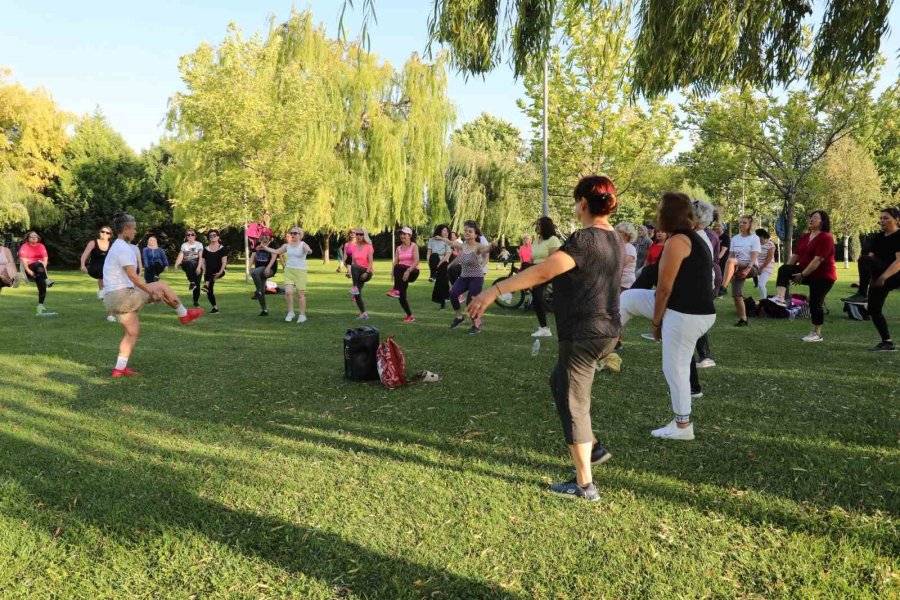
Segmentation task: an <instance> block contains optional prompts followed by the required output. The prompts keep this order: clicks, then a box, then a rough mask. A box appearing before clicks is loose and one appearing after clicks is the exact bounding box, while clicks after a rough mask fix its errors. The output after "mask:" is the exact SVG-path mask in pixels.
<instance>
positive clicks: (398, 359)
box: [376, 336, 409, 389]
mask: <svg viewBox="0 0 900 600" xmlns="http://www.w3.org/2000/svg"><path fill="white" fill-rule="evenodd" d="M376 358H377V360H378V376H379V377H380V378H381V383H382V384H384V387H386V388H388V389H394V388H398V387H402V386H404V385H406V384H408V383H409V382H408V381H407V380H406V359H405V358H404V357H403V350H401V349H400V346H399V345H398V344H397V342H395V341H394V336H390V337H388V339H387V341H386V342H381V344H379V345H378V351H377V352H376Z"/></svg>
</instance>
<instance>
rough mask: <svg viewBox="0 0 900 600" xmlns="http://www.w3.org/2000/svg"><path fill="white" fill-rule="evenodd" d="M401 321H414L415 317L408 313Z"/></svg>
mask: <svg viewBox="0 0 900 600" xmlns="http://www.w3.org/2000/svg"><path fill="white" fill-rule="evenodd" d="M403 322H404V323H415V322H416V318H415V317H414V316H412V315H409V316H408V317H406V318H405V319H403Z"/></svg>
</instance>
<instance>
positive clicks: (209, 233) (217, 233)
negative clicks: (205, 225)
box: [206, 229, 219, 237]
mask: <svg viewBox="0 0 900 600" xmlns="http://www.w3.org/2000/svg"><path fill="white" fill-rule="evenodd" d="M213 233H214V234H216V235H219V230H218V229H210V230H209V231H207V232H206V237H209V236H210V235H212V234H213Z"/></svg>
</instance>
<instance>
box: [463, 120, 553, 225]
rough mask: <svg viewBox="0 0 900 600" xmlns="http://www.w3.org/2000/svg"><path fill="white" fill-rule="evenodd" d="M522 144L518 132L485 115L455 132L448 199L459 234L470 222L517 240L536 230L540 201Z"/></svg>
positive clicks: (534, 174)
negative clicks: (467, 221) (463, 226)
mask: <svg viewBox="0 0 900 600" xmlns="http://www.w3.org/2000/svg"><path fill="white" fill-rule="evenodd" d="M523 145H524V144H523V142H522V138H521V134H520V132H519V130H518V129H516V128H515V127H513V126H512V125H511V124H510V123H508V122H506V121H504V120H503V119H498V118H495V117H492V116H491V115H488V114H487V113H482V114H481V115H480V116H479V117H478V118H476V119H475V120H474V121H471V122H469V123H466V124H465V125H463V126H462V127H461V128H459V129H458V130H457V131H455V132H454V134H453V140H452V143H451V147H450V164H449V166H448V168H447V179H446V181H447V194H446V196H447V205H448V207H449V208H450V209H451V212H452V213H453V219H452V221H451V226H452V227H453V228H454V229H455V230H456V231H460V230H461V229H462V224H463V222H464V221H466V220H468V219H473V220H475V221H477V222H478V223H479V225H480V226H481V229H482V230H483V231H484V232H486V233H487V234H488V235H490V236H508V237H518V236H519V235H521V234H523V233H525V232H526V231H529V230H530V229H531V228H532V224H533V223H534V220H535V219H536V218H537V217H538V216H540V207H541V204H540V202H541V199H540V191H539V188H538V174H537V171H536V169H535V168H534V166H533V165H530V164H529V163H526V162H525V161H524V160H523V157H522V154H523V152H522V150H523Z"/></svg>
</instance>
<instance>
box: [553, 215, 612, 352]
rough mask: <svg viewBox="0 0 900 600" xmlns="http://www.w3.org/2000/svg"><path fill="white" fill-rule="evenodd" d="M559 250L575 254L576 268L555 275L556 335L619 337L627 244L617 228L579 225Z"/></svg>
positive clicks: (565, 336)
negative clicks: (620, 298) (624, 244)
mask: <svg viewBox="0 0 900 600" xmlns="http://www.w3.org/2000/svg"><path fill="white" fill-rule="evenodd" d="M559 251H560V252H565V253H566V254H568V255H569V256H571V257H572V260H574V261H575V268H574V269H572V270H571V271H568V272H566V273H563V274H562V275H557V276H556V277H555V278H554V279H553V312H554V313H556V335H557V336H558V337H559V339H560V340H561V341H571V340H583V339H591V338H613V337H618V336H619V335H620V334H621V333H622V324H621V321H620V320H619V284H620V282H621V281H622V263H623V260H624V254H625V247H624V246H623V244H622V242H621V240H620V239H619V237H618V235H617V234H616V232H615V231H607V230H606V229H600V228H597V227H588V228H586V229H580V230H578V231H576V232H575V233H573V234H572V235H571V236H570V237H569V239H567V240H566V241H565V243H564V244H563V245H562V247H561V248H560V249H559Z"/></svg>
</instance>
